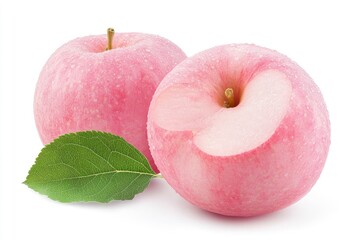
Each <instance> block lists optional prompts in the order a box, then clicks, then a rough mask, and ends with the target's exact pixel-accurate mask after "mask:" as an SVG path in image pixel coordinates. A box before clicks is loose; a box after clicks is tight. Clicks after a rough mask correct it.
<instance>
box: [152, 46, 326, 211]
mask: <svg viewBox="0 0 360 240" xmlns="http://www.w3.org/2000/svg"><path fill="white" fill-rule="evenodd" d="M148 137H149V144H150V150H151V153H152V155H153V157H154V159H155V163H156V165H157V166H158V168H159V170H160V172H161V173H162V175H163V176H164V178H165V179H166V180H167V181H168V183H169V184H170V185H171V186H172V187H173V188H174V189H175V190H176V191H177V192H178V193H179V194H180V195H181V196H182V197H184V198H185V199H186V200H188V201H189V202H191V203H193V204H194V205H196V206H199V207H201V208H203V209H206V210H208V211H211V212H215V213H219V214H223V215H229V216H254V215H260V214H265V213H269V212H273V211H275V210H278V209H281V208H284V207H286V206H288V205H290V204H292V203H294V202H295V201H297V200H299V199H300V198H301V197H303V196H304V195H305V194H306V193H307V192H308V191H309V190H310V189H311V187H312V186H313V185H314V184H315V182H316V180H317V179H318V178H319V175H320V173H321V171H322V169H323V166H324V163H325V160H326V157H327V153H328V150H329V145H330V122H329V117H328V112H327V110H326V106H325V103H324V100H323V97H322V95H321V93H320V91H319V89H318V87H317V86H316V85H315V83H314V82H313V81H312V80H311V78H310V77H309V76H308V75H307V74H306V72H305V71H304V70H303V69H302V68H301V67H299V66H298V65H297V64H296V63H294V62H292V61H291V60H290V59H289V58H287V57H286V56H284V55H282V54H280V53H278V52H275V51H272V50H269V49H265V48H262V47H258V46H254V45H241V44H239V45H236V44H234V45H224V46H219V47H215V48H212V49H210V50H207V51H204V52H201V53H199V54H197V55H195V56H193V57H191V58H188V59H186V60H185V61H183V62H182V63H180V64H179V65H177V66H176V67H175V68H174V69H173V70H172V71H171V72H170V73H169V74H168V75H167V76H166V77H165V78H164V80H163V81H162V82H161V84H160V85H159V87H158V89H157V90H156V92H155V95H154V97H153V99H152V101H151V104H150V109H149V115H148Z"/></svg>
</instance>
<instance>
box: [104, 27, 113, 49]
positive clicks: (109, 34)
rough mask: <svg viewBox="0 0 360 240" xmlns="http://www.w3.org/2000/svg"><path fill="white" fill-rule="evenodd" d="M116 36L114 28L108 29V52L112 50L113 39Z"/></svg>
mask: <svg viewBox="0 0 360 240" xmlns="http://www.w3.org/2000/svg"><path fill="white" fill-rule="evenodd" d="M114 35H115V30H114V29H113V28H108V30H107V40H108V42H107V48H106V50H111V49H112V42H113V38H114Z"/></svg>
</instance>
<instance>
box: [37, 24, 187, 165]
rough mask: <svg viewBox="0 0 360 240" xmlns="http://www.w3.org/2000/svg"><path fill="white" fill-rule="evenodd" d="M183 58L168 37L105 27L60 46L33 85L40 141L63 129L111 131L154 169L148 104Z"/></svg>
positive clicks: (47, 139) (52, 136)
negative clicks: (103, 32)
mask: <svg viewBox="0 0 360 240" xmlns="http://www.w3.org/2000/svg"><path fill="white" fill-rule="evenodd" d="M111 37H113V39H111ZM106 48H110V49H109V50H108V51H106ZM185 57H186V56H185V54H184V53H183V52H182V50H181V49H180V48H179V47H177V46H176V45H175V44H173V43H172V42H170V41H168V40H166V39H164V38H162V37H159V36H155V35H150V34H143V33H119V34H115V35H114V36H113V35H112V34H111V31H110V32H109V38H108V39H107V37H106V35H98V36H88V37H82V38H78V39H75V40H73V41H70V42H69V43H67V44H65V45H63V46H62V47H60V48H59V49H58V50H57V51H56V52H55V53H54V54H53V55H52V56H51V57H50V59H49V60H48V61H47V63H46V64H45V66H44V68H43V70H42V71H41V74H40V77H39V81H38V84H37V87H36V92H35V102H34V112H35V120H36V126H37V128H38V131H39V133H40V136H41V139H42V141H43V143H44V144H47V143H49V142H51V141H52V140H53V139H54V138H56V137H58V136H59V135H62V134H64V133H69V132H76V131H82V130H99V131H106V132H111V133H113V134H117V135H120V136H122V137H124V138H125V139H126V140H127V141H128V142H130V143H131V144H133V145H135V147H137V148H138V149H139V150H140V151H141V152H142V153H144V154H145V156H146V157H147V158H148V159H149V161H150V163H151V165H152V167H153V168H154V169H155V170H156V166H155V165H154V163H153V160H152V157H151V154H150V151H149V147H148V142H147V135H146V121H147V113H148V107H149V104H150V100H151V98H152V96H153V94H154V92H155V89H156V87H157V86H158V84H159V83H160V81H161V80H162V79H163V77H164V76H165V75H166V74H167V73H168V72H169V71H170V70H171V69H172V68H173V67H174V66H175V65H177V64H178V63H179V62H181V61H182V60H183V59H185Z"/></svg>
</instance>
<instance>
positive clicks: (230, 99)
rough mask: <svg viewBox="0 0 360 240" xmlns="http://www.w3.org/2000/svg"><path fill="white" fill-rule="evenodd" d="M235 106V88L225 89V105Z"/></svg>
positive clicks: (228, 106) (227, 106)
mask: <svg viewBox="0 0 360 240" xmlns="http://www.w3.org/2000/svg"><path fill="white" fill-rule="evenodd" d="M234 106H235V97H234V90H233V89H232V88H227V89H225V101H224V107H226V108H231V107H234Z"/></svg>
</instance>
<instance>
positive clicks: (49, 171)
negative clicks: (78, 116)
mask: <svg viewBox="0 0 360 240" xmlns="http://www.w3.org/2000/svg"><path fill="white" fill-rule="evenodd" d="M157 176H158V175H157V174H156V173H155V172H154V171H153V170H152V169H151V167H150V165H149V163H148V161H147V160H146V158H145V157H144V155H142V154H141V153H140V152H139V151H138V150H137V149H136V148H135V147H133V146H132V145H130V144H129V143H127V142H126V141H125V140H124V139H123V138H120V137H118V136H115V135H112V134H109V133H104V132H96V131H87V132H77V133H71V134H66V135H63V136H60V137H59V138H57V139H55V140H54V141H53V142H52V143H50V144H49V145H46V146H45V147H44V148H43V149H42V150H41V152H40V154H39V156H38V157H37V159H36V162H35V164H34V165H33V166H32V168H31V169H30V171H29V175H28V176H27V178H26V180H25V182H24V183H25V184H26V185H27V186H29V187H30V188H32V189H33V190H35V191H37V192H39V193H41V194H45V195H47V196H48V197H49V198H51V199H54V200H58V201H60V202H77V201H86V202H87V201H97V202H109V201H111V200H130V199H133V198H134V196H135V195H136V194H137V193H140V192H142V191H144V189H145V188H146V187H147V186H148V184H149V182H150V180H151V179H152V178H153V177H157Z"/></svg>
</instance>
